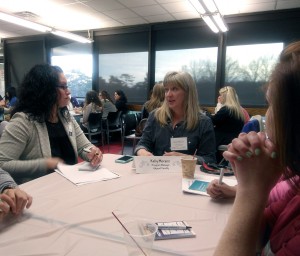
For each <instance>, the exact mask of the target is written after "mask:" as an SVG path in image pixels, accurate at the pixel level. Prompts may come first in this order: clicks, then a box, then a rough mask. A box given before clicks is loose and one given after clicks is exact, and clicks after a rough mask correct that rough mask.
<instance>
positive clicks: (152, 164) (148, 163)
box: [133, 156, 181, 173]
mask: <svg viewBox="0 0 300 256" xmlns="http://www.w3.org/2000/svg"><path fill="white" fill-rule="evenodd" d="M133 165H134V166H135V168H136V173H162V172H181V157H180V156H135V157H134V164H133Z"/></svg>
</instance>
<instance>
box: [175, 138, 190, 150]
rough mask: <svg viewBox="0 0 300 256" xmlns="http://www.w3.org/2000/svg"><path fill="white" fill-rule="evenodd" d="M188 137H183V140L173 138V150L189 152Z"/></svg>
mask: <svg viewBox="0 0 300 256" xmlns="http://www.w3.org/2000/svg"><path fill="white" fill-rule="evenodd" d="M187 144H188V143H187V137H181V138H171V150H172V151H176V150H187V149H188V145H187Z"/></svg>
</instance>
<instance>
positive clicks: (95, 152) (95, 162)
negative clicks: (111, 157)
mask: <svg viewBox="0 0 300 256" xmlns="http://www.w3.org/2000/svg"><path fill="white" fill-rule="evenodd" d="M89 150H90V151H91V152H89V153H87V157H88V159H89V160H90V163H91V165H92V166H94V167H96V166H99V165H100V163H101V162H102V159H103V154H102V152H101V150H100V149H99V148H97V147H91V148H89Z"/></svg>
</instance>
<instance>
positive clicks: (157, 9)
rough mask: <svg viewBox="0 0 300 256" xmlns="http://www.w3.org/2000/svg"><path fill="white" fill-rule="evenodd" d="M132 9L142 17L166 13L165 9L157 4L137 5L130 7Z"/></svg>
mask: <svg viewBox="0 0 300 256" xmlns="http://www.w3.org/2000/svg"><path fill="white" fill-rule="evenodd" d="M132 10H133V11H134V12H136V13H137V14H138V15H140V16H142V17H145V16H151V15H158V14H164V13H166V10H165V9H163V8H162V7H161V6H159V5H150V6H144V7H137V8H132Z"/></svg>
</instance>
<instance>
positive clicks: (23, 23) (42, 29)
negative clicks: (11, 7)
mask: <svg viewBox="0 0 300 256" xmlns="http://www.w3.org/2000/svg"><path fill="white" fill-rule="evenodd" d="M0 20H4V21H7V22H9V23H13V24H16V25H19V26H23V27H26V28H30V29H33V30H37V31H40V32H44V33H45V32H50V31H51V28H50V27H47V26H44V25H41V24H38V23H35V22H32V21H29V20H24V19H21V18H18V17H16V16H13V15H10V14H6V13H3V12H0Z"/></svg>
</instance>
